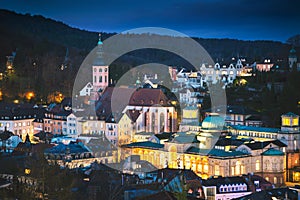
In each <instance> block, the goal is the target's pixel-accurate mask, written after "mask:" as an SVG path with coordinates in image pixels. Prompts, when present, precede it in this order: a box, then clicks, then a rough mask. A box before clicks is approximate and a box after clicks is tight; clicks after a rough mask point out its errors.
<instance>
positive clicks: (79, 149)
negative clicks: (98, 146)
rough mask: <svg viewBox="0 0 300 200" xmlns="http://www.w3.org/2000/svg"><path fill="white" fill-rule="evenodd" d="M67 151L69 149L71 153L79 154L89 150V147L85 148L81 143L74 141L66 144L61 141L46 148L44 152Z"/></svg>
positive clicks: (57, 152) (62, 152)
mask: <svg viewBox="0 0 300 200" xmlns="http://www.w3.org/2000/svg"><path fill="white" fill-rule="evenodd" d="M67 151H69V152H70V154H78V153H86V152H89V151H88V150H87V148H85V147H84V146H83V145H80V144H78V143H74V142H70V143H69V144H68V145H65V144H62V143H61V144H59V145H57V146H54V147H52V148H49V149H46V150H45V151H44V153H47V154H66V152H67Z"/></svg>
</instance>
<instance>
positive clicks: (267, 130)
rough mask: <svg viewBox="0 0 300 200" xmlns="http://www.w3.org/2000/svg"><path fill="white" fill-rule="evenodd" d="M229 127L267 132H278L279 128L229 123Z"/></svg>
mask: <svg viewBox="0 0 300 200" xmlns="http://www.w3.org/2000/svg"><path fill="white" fill-rule="evenodd" d="M230 127H231V128H233V129H235V130H245V131H256V132H268V133H278V132H279V131H280V129H279V128H268V127H255V126H244V125H231V126H230Z"/></svg>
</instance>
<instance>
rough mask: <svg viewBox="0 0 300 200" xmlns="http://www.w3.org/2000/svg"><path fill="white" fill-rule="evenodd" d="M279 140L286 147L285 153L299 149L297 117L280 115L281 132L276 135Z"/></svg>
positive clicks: (290, 114)
mask: <svg viewBox="0 0 300 200" xmlns="http://www.w3.org/2000/svg"><path fill="white" fill-rule="evenodd" d="M277 138H278V139H279V140H281V141H282V142H284V143H285V144H286V145H287V151H289V152H291V151H296V150H299V149H300V132H299V116H298V115H296V114H294V113H292V112H289V113H286V114H283V115H281V131H280V132H279V133H278V137H277Z"/></svg>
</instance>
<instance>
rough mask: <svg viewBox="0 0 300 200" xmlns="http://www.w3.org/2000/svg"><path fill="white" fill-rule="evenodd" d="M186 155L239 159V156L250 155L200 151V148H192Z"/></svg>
mask: <svg viewBox="0 0 300 200" xmlns="http://www.w3.org/2000/svg"><path fill="white" fill-rule="evenodd" d="M186 153H191V154H200V155H208V156H210V157H222V158H226V157H238V156H239V157H243V156H248V155H249V154H246V153H244V152H241V151H224V150H220V149H200V148H198V147H190V148H188V149H187V150H186Z"/></svg>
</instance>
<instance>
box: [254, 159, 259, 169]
mask: <svg viewBox="0 0 300 200" xmlns="http://www.w3.org/2000/svg"><path fill="white" fill-rule="evenodd" d="M259 168H260V162H259V160H256V162H255V170H256V171H259Z"/></svg>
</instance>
